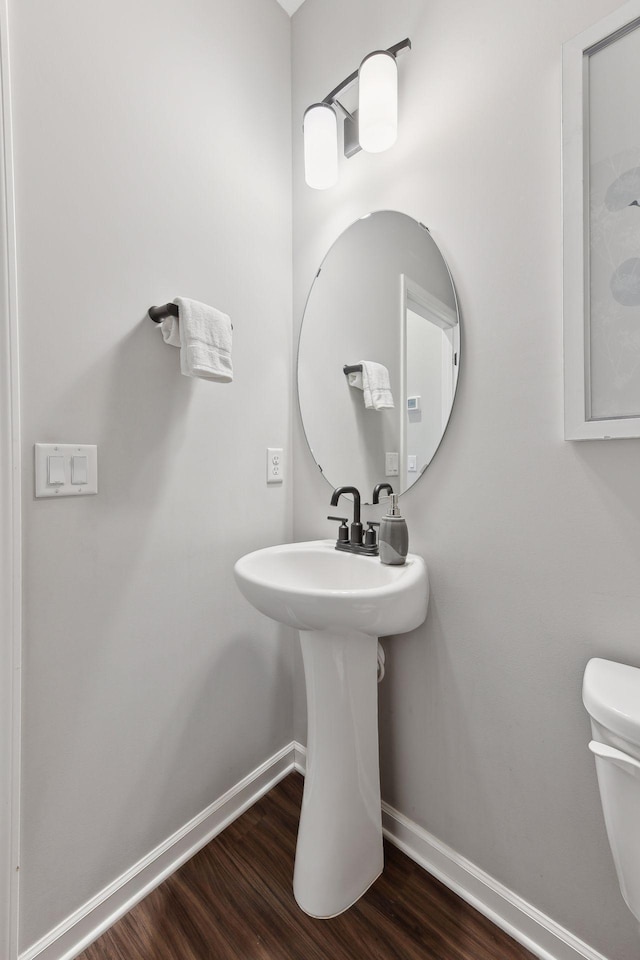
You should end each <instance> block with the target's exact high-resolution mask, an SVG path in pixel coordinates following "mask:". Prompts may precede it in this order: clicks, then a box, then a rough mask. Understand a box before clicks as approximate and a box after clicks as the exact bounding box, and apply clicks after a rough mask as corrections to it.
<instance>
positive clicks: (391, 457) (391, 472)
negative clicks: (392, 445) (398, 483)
mask: <svg viewBox="0 0 640 960" xmlns="http://www.w3.org/2000/svg"><path fill="white" fill-rule="evenodd" d="M398 460H399V458H398V454H397V453H385V455H384V475H385V477H397V476H398V474H399V472H400V469H399V463H398Z"/></svg>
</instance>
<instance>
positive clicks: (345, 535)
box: [327, 517, 349, 543]
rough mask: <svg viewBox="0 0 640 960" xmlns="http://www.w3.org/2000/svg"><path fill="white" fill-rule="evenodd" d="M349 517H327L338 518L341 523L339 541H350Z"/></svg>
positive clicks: (328, 518) (329, 518) (330, 518)
mask: <svg viewBox="0 0 640 960" xmlns="http://www.w3.org/2000/svg"><path fill="white" fill-rule="evenodd" d="M348 519H349V518H348V517H327V520H337V521H338V522H339V524H340V526H339V527H338V543H348V542H349V527H348V526H347V521H348Z"/></svg>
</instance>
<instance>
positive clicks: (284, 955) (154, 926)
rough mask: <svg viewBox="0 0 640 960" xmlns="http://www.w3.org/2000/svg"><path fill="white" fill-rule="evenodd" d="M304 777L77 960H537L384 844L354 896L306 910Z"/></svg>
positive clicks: (251, 813) (294, 778)
mask: <svg viewBox="0 0 640 960" xmlns="http://www.w3.org/2000/svg"><path fill="white" fill-rule="evenodd" d="M302 786H303V779H302V777H301V776H300V775H299V774H297V773H294V774H291V775H290V776H288V777H287V778H286V780H283V781H282V783H280V784H279V785H278V786H277V787H276V788H275V789H274V790H272V791H271V793H269V794H268V795H267V796H266V797H263V798H262V800H260V801H259V802H258V803H257V804H255V805H254V806H253V807H252V808H251V809H250V810H248V811H247V813H245V814H244V815H243V816H242V817H240V818H239V819H238V820H236V821H235V823H233V824H232V825H231V826H230V827H228V828H227V829H226V830H225V831H224V832H223V833H221V834H220V835H219V836H218V837H216V838H215V840H212V841H211V843H209V844H208V845H207V846H206V847H204V848H203V849H202V850H201V851H200V853H198V854H196V856H195V857H193V858H192V859H191V860H190V861H189V862H188V863H186V864H185V865H184V866H183V867H182V868H181V869H180V870H178V871H177V872H176V873H175V874H173V876H171V877H169V879H168V880H166V881H165V882H164V883H163V884H161V886H159V887H158V888H157V889H156V890H154V891H153V892H152V893H151V894H149V896H148V897H146V898H145V899H144V900H143V901H141V903H139V904H138V905H137V906H136V907H134V909H133V910H131V912H130V913H128V914H127V915H126V916H125V917H123V919H122V920H120V921H118V923H116V924H115V925H114V926H113V927H111V929H110V930H108V931H107V932H106V933H105V934H103V935H102V936H101V937H100V939H99V940H96V942H95V943H93V944H92V945H91V946H90V947H88V948H87V949H86V950H85V951H84V953H82V954H81V956H80V958H79V960H364V958H367V960H533V958H532V954H530V953H529V952H528V951H527V950H525V949H524V948H523V947H521V946H520V945H519V944H517V943H516V942H515V941H514V940H512V939H511V938H510V937H508V936H507V935H506V934H504V933H503V932H502V931H501V930H499V929H498V928H497V927H495V926H494V925H493V924H492V923H491V922H490V921H489V920H487V919H486V918H485V917H483V916H482V915H481V914H480V913H478V912H477V911H476V910H474V909H473V908H472V907H470V906H469V905H468V904H467V903H465V902H464V901H463V900H461V899H460V898H459V897H457V896H456V895H455V894H454V893H452V892H451V891H450V890H449V889H447V887H445V886H443V885H442V884H441V883H439V882H438V881H437V880H435V879H434V878H433V877H431V876H430V875H429V874H428V873H426V872H425V871H424V870H422V869H421V868H420V867H418V866H416V864H414V863H413V862H412V861H411V860H409V859H408V858H407V857H406V856H405V855H404V854H402V853H400V851H399V850H397V849H396V848H395V847H393V846H391V845H389V844H387V845H386V847H385V857H386V864H385V870H384V873H383V874H382V876H381V877H380V879H379V880H377V881H376V883H375V884H374V885H373V886H372V887H371V888H370V889H369V891H368V892H367V893H366V894H365V895H364V897H362V898H361V899H360V900H359V901H358V903H357V904H356V905H355V906H354V907H352V908H351V909H350V910H348V911H347V912H346V913H343V914H342V915H341V916H339V917H336V918H335V919H333V920H313V919H311V917H308V916H307V915H306V914H304V913H303V912H302V911H301V910H300V908H299V907H298V906H297V904H296V902H295V900H294V899H293V893H292V890H291V880H292V876H293V860H294V853H295V844H296V832H297V828H298V815H299V811H300V804H301V800H302Z"/></svg>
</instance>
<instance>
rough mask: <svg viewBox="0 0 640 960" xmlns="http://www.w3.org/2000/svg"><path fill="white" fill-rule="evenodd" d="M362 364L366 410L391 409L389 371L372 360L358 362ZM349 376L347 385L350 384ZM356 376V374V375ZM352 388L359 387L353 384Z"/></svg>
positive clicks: (357, 384) (391, 398)
mask: <svg viewBox="0 0 640 960" xmlns="http://www.w3.org/2000/svg"><path fill="white" fill-rule="evenodd" d="M359 362H360V363H361V364H362V390H363V391H364V405H365V407H366V408H367V410H388V409H390V408H392V407H393V405H394V404H393V397H392V395H391V383H390V381H389V371H388V370H387V368H386V367H385V366H384V365H383V364H382V363H374V362H373V361H372V360H360V361H359ZM351 376H352V374H350V375H349V383H351ZM356 376H358V374H356ZM354 386H358V387H359V386H360V384H359V383H355V384H354Z"/></svg>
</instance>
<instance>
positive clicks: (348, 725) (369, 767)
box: [293, 630, 384, 918]
mask: <svg viewBox="0 0 640 960" xmlns="http://www.w3.org/2000/svg"><path fill="white" fill-rule="evenodd" d="M300 642H301V645H302V656H303V659H304V673H305V683H306V688H307V714H308V735H307V771H306V778H305V785H304V796H303V800H302V813H301V816H300V827H299V830H298V844H297V848H296V863H295V870H294V874H293V892H294V895H295V898H296V900H297V902H298V904H299V906H300V907H302V909H303V910H304V911H305V913H308V914H310V915H311V916H312V917H320V918H326V917H333V916H336V914H339V913H342V912H343V911H344V910H346V909H347V908H348V907H350V906H351V905H352V904H353V903H355V901H356V900H358V899H359V897H361V896H362V894H363V893H364V892H365V890H367V888H368V887H370V886H371V884H372V883H373V881H374V880H375V879H376V878H377V877H378V876H379V875H380V874H381V873H382V869H383V866H384V858H383V850H382V815H381V803H380V767H379V758H378V685H377V650H378V644H377V639H376V637H371V636H368V635H367V634H365V633H359V632H357V631H350V632H348V631H345V632H344V633H337V632H332V631H328V630H304V631H300Z"/></svg>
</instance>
